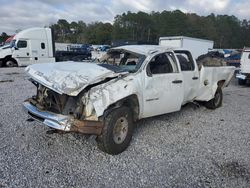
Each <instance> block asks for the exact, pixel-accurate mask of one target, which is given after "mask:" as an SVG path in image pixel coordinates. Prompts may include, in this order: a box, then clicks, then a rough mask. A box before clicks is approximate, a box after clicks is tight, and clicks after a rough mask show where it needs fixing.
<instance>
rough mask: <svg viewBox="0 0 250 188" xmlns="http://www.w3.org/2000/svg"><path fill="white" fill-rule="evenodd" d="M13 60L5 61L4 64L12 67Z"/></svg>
mask: <svg viewBox="0 0 250 188" xmlns="http://www.w3.org/2000/svg"><path fill="white" fill-rule="evenodd" d="M14 65H15V64H14V62H12V61H7V62H6V66H8V67H14Z"/></svg>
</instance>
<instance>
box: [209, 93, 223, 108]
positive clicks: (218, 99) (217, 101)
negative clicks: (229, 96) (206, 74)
mask: <svg viewBox="0 0 250 188" xmlns="http://www.w3.org/2000/svg"><path fill="white" fill-rule="evenodd" d="M222 99H223V94H222V90H221V88H218V89H217V91H216V92H215V95H214V98H213V99H211V100H210V101H208V102H206V103H205V106H206V107H207V108H208V109H216V108H219V107H220V106H221V105H222Z"/></svg>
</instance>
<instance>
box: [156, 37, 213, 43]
mask: <svg viewBox="0 0 250 188" xmlns="http://www.w3.org/2000/svg"><path fill="white" fill-rule="evenodd" d="M180 39H189V40H197V41H203V42H209V43H214V41H212V40H206V39H200V38H193V37H186V36H170V37H160V39H159V41H161V40H180Z"/></svg>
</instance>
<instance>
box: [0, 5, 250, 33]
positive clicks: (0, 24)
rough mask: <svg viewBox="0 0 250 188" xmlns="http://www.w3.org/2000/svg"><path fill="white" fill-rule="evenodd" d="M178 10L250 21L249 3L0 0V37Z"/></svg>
mask: <svg viewBox="0 0 250 188" xmlns="http://www.w3.org/2000/svg"><path fill="white" fill-rule="evenodd" d="M176 9H179V10H181V11H183V12H185V13H197V14H198V15H209V14H210V13H215V14H227V15H235V16H237V17H238V18H240V19H248V20H250V11H249V9H250V0H32V1H28V0H0V33H2V32H7V33H8V34H13V33H15V31H16V30H18V29H26V28H30V27H44V26H49V25H51V24H53V23H56V22H57V20H58V19H66V20H68V21H69V22H71V21H79V20H83V21H84V22H86V23H91V22H94V21H102V22H110V23H112V22H113V21H114V17H115V16H116V15H118V14H122V13H123V12H127V11H131V12H138V11H144V12H148V13H150V12H152V11H163V10H176Z"/></svg>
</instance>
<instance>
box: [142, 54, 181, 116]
mask: <svg viewBox="0 0 250 188" xmlns="http://www.w3.org/2000/svg"><path fill="white" fill-rule="evenodd" d="M144 74H145V79H144V81H145V82H144V92H143V101H144V107H143V117H150V116H155V115H160V114H165V113H169V112H174V111H178V110H180V108H181V104H182V101H183V80H182V75H181V73H180V71H179V69H178V65H177V61H176V59H175V56H174V53H172V52H167V53H161V54H157V55H155V56H154V57H153V58H152V59H151V61H150V62H149V63H148V64H147V66H146V71H145V72H144Z"/></svg>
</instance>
